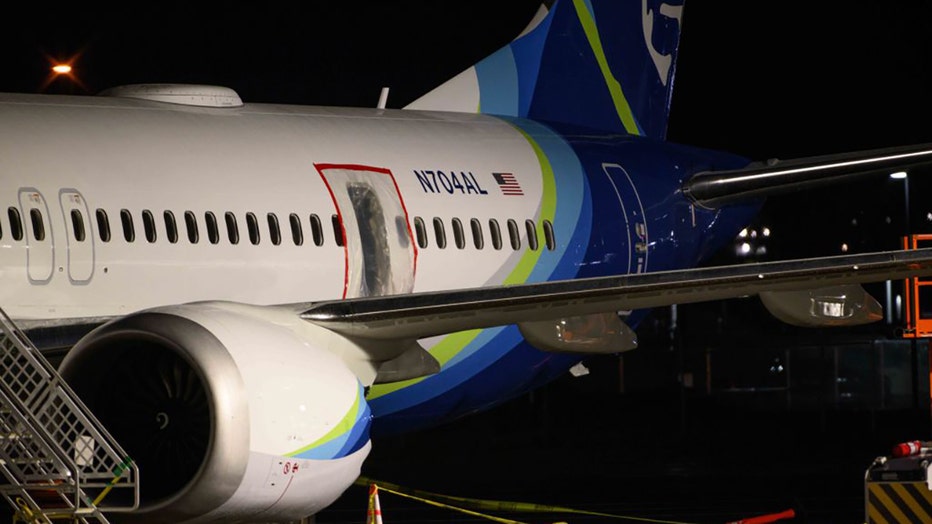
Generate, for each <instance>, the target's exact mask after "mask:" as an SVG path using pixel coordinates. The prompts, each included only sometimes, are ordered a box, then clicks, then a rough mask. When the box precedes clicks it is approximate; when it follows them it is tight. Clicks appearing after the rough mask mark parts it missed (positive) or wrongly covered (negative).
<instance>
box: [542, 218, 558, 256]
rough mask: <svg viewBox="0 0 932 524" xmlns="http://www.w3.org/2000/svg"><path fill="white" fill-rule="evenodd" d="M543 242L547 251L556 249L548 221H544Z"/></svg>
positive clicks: (551, 228) (551, 225)
mask: <svg viewBox="0 0 932 524" xmlns="http://www.w3.org/2000/svg"><path fill="white" fill-rule="evenodd" d="M544 241H545V242H546V243H547V251H553V250H554V249H556V248H557V239H556V237H555V236H554V234H553V224H552V223H551V222H550V221H549V220H544Z"/></svg>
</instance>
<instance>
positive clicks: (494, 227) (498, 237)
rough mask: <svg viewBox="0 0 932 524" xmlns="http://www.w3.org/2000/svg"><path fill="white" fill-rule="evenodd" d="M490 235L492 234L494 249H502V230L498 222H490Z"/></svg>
mask: <svg viewBox="0 0 932 524" xmlns="http://www.w3.org/2000/svg"><path fill="white" fill-rule="evenodd" d="M489 233H491V234H492V247H494V248H495V249H501V248H502V230H501V228H500V227H499V226H498V220H495V219H494V218H493V219H490V220H489Z"/></svg>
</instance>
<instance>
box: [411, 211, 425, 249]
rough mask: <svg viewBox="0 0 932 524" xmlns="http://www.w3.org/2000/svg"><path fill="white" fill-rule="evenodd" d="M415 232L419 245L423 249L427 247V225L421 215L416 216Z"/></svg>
mask: <svg viewBox="0 0 932 524" xmlns="http://www.w3.org/2000/svg"><path fill="white" fill-rule="evenodd" d="M414 234H415V235H416V236H417V245H418V246H419V247H420V248H421V249H424V248H425V247H427V227H426V226H425V225H424V219H423V218H421V217H414Z"/></svg>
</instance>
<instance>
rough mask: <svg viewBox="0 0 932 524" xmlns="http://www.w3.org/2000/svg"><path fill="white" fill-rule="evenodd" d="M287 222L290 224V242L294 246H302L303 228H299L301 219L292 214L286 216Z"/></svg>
mask: <svg viewBox="0 0 932 524" xmlns="http://www.w3.org/2000/svg"><path fill="white" fill-rule="evenodd" d="M288 222H290V223H291V240H292V241H294V245H296V246H300V245H304V228H303V227H301V217H299V216H298V215H296V214H294V213H292V214H290V215H288Z"/></svg>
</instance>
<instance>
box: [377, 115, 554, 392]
mask: <svg viewBox="0 0 932 524" xmlns="http://www.w3.org/2000/svg"><path fill="white" fill-rule="evenodd" d="M512 125H513V126H514V127H515V129H517V130H518V131H519V132H520V133H521V135H522V136H524V138H525V139H527V141H528V143H529V144H530V145H531V147H532V148H533V149H534V154H535V155H536V156H537V161H538V162H539V163H540V171H541V179H542V180H541V207H540V216H539V219H538V221H537V224H536V227H537V232H538V235H537V237H538V238H544V235H543V230H542V228H543V226H542V225H541V223H542V222H543V221H544V220H549V221H551V223H552V222H553V219H554V216H555V214H556V209H557V192H556V180H554V175H553V167H552V166H551V165H550V160H548V159H547V156H546V155H545V154H544V151H543V150H542V149H541V148H540V146H539V145H538V144H537V142H536V141H535V140H534V139H533V138H532V137H531V136H530V135H529V134H527V132H525V131H524V130H523V129H521V128H519V127H518V126H516V125H514V124H512ZM544 249H545V246H544V244H543V243H539V244H538V248H537V249H536V250H533V251H532V250H530V249H526V250H525V251H524V255H523V256H522V257H521V260H519V261H518V264H517V265H516V266H515V268H514V269H513V270H512V271H511V273H509V274H508V276H507V277H505V280H504V282H502V284H503V285H512V284H523V283H525V282H527V281H528V278H529V277H530V276H531V272H533V271H534V266H535V265H536V264H537V261H538V260H539V259H540V255H541V253H542V252H543V250H544ZM481 332H482V330H481V329H473V330H469V331H461V332H459V333H452V334H450V335H447V336H445V337H444V338H443V340H441V341H440V342H438V343H437V344H436V345H435V346H434V347H432V348H430V354H431V355H433V357H434V358H436V359H437V361H438V362H440V365H441V366H443V365H445V364H446V363H447V362H449V361H450V360H452V359H453V357H455V356H456V355H457V354H458V353H459V352H460V351H462V350H463V348H465V347H466V346H467V345H469V344H470V343H471V342H472V341H473V340H474V339H475V338H476V337H477V336H479V333H481ZM424 378H426V377H419V378H414V379H411V380H404V381H401V382H393V383H391V384H375V385H373V386H372V387H371V388H370V389H369V397H368V398H369V399H370V400H372V399H375V398H378V397H381V396H383V395H387V394H389V393H392V392H394V391H398V390H400V389H403V388H406V387H408V386H411V385H414V384H417V383H418V382H420V381H422V380H424Z"/></svg>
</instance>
